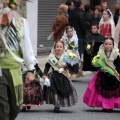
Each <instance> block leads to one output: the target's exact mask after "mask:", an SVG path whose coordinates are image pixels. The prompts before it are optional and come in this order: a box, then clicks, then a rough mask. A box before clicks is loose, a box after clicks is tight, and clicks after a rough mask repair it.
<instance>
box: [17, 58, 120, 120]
mask: <svg viewBox="0 0 120 120" xmlns="http://www.w3.org/2000/svg"><path fill="white" fill-rule="evenodd" d="M39 58H40V59H39V60H38V61H39V65H40V67H41V69H43V68H44V67H43V66H44V65H43V62H45V60H46V58H47V56H45V57H44V58H42V57H39ZM93 74H94V73H90V72H86V73H85V77H83V78H78V79H75V80H73V84H74V86H75V88H76V90H77V93H78V100H79V101H78V103H77V104H76V105H75V106H73V107H67V108H66V107H65V108H61V110H60V113H54V112H53V107H54V106H53V105H46V104H44V105H42V106H40V107H32V108H31V109H30V110H28V111H27V112H25V113H23V112H20V113H19V115H18V117H17V119H16V120H118V119H120V110H119V109H115V110H114V111H113V112H112V113H104V112H102V110H101V108H90V107H88V106H86V105H85V104H84V103H83V102H82V97H83V94H84V92H85V89H86V87H87V85H88V83H89V80H90V79H91V77H92V76H93ZM41 84H43V82H42V81H41Z"/></svg>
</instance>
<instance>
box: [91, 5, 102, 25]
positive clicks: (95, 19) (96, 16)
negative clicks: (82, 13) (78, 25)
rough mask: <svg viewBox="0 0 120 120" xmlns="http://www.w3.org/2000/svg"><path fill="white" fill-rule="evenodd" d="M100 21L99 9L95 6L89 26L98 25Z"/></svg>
mask: <svg viewBox="0 0 120 120" xmlns="http://www.w3.org/2000/svg"><path fill="white" fill-rule="evenodd" d="M100 19H101V15H100V7H99V6H95V7H94V9H93V16H92V18H91V19H90V25H91V26H92V25H94V24H96V25H99V22H100Z"/></svg>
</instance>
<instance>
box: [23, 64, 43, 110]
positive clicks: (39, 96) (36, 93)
mask: <svg viewBox="0 0 120 120" xmlns="http://www.w3.org/2000/svg"><path fill="white" fill-rule="evenodd" d="M26 73H27V69H26V66H25V65H23V66H22V75H23V83H24V85H23V90H24V93H23V95H24V99H23V104H22V105H21V106H22V110H21V111H22V112H26V109H30V108H31V107H32V106H40V105H42V104H43V90H42V87H41V84H40V80H39V76H40V77H41V78H43V79H45V77H44V75H43V72H42V71H41V69H40V68H39V66H38V63H37V64H36V65H35V72H34V74H35V80H34V81H32V82H31V83H26V81H25V78H26Z"/></svg>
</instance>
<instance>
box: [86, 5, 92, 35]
mask: <svg viewBox="0 0 120 120" xmlns="http://www.w3.org/2000/svg"><path fill="white" fill-rule="evenodd" d="M91 18H92V12H91V8H90V5H89V4H86V5H85V21H86V28H87V29H86V35H89V34H90V33H91V29H90V19H91Z"/></svg>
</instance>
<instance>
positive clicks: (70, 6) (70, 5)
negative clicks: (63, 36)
mask: <svg viewBox="0 0 120 120" xmlns="http://www.w3.org/2000/svg"><path fill="white" fill-rule="evenodd" d="M66 5H68V15H69V19H68V20H69V25H70V26H71V25H72V21H73V19H74V18H73V9H74V2H73V0H67V1H66Z"/></svg>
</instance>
